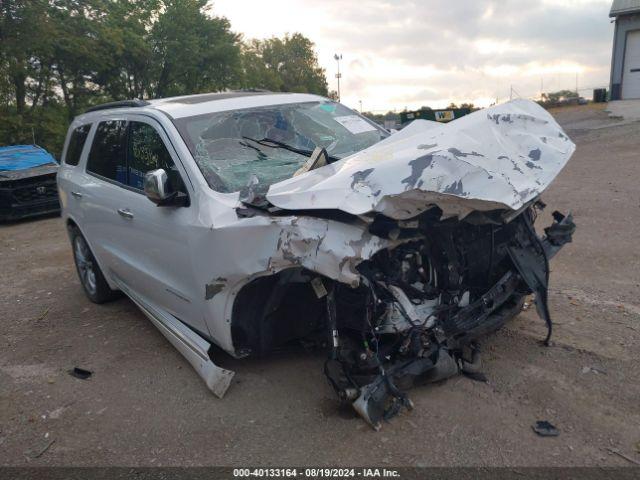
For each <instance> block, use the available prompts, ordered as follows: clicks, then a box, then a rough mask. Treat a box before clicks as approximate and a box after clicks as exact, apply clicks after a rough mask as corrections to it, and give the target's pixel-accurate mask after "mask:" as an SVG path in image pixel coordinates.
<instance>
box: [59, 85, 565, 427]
mask: <svg viewBox="0 0 640 480" xmlns="http://www.w3.org/2000/svg"><path fill="white" fill-rule="evenodd" d="M573 149H574V146H573V143H571V141H570V140H569V139H568V138H567V137H566V135H564V133H563V132H562V130H561V129H560V127H559V126H558V125H557V124H556V123H555V121H554V120H553V119H552V118H551V117H550V116H549V115H548V114H547V113H546V112H545V111H544V110H542V109H541V108H539V107H538V106H537V105H535V104H532V103H530V102H511V103H509V104H505V105H500V106H497V107H493V108H492V109H489V110H486V111H481V112H476V113H474V114H471V115H468V116H467V117H464V118H461V119H458V120H456V121H454V122H451V123H450V124H447V125H443V124H437V123H435V122H426V121H421V120H418V121H415V122H413V123H412V124H410V125H409V126H407V127H406V128H404V129H403V130H401V131H400V132H397V133H394V134H393V135H390V134H389V132H387V131H386V130H384V129H383V128H381V127H379V126H378V125H376V124H375V123H373V122H371V121H370V120H368V119H366V118H364V117H362V116H361V115H359V114H357V113H356V112H354V111H352V110H350V109H348V108H347V107H345V106H343V105H341V104H339V103H335V102H333V101H331V100H329V99H326V98H323V97H318V96H315V95H307V94H274V93H268V92H225V93H218V94H204V95H193V96H187V97H177V98H170V99H162V100H152V101H148V102H147V101H136V100H134V101H125V102H116V103H114V104H107V105H102V106H99V107H95V108H93V109H91V110H90V111H89V112H88V113H86V114H84V115H81V116H79V117H78V118H76V119H75V120H74V121H73V123H72V124H71V126H70V128H69V133H68V135H67V139H66V142H65V148H64V152H63V161H62V165H61V168H60V171H59V173H58V185H59V193H60V199H61V204H62V208H63V219H64V221H65V222H66V225H67V227H68V229H69V233H70V237H71V242H72V246H73V252H74V258H75V262H76V266H77V270H78V275H79V277H80V280H81V283H82V286H83V288H84V290H85V292H86V294H87V296H88V297H89V299H90V300H92V301H93V302H96V303H102V302H105V301H108V300H111V299H113V298H114V297H115V296H116V292H118V291H122V292H124V293H125V294H126V295H127V296H129V297H130V298H131V299H132V300H133V301H134V302H135V303H136V304H137V305H138V306H139V307H140V308H141V309H142V310H143V311H144V313H145V314H146V315H147V316H148V317H149V318H150V319H151V320H152V321H153V322H154V324H155V325H156V326H157V327H158V328H159V329H160V330H161V331H162V333H163V334H165V336H166V337H167V338H168V339H169V340H170V341H171V342H172V343H173V344H174V345H175V346H176V347H177V348H178V349H179V350H180V351H181V352H182V353H183V354H184V355H185V357H186V358H187V359H188V360H189V361H190V363H191V364H192V365H193V366H194V368H195V369H196V370H197V371H198V372H199V373H200V375H201V376H202V377H203V378H204V380H205V381H206V382H207V385H208V386H209V387H210V388H211V389H212V390H213V391H214V393H216V394H217V395H218V396H220V397H221V396H222V395H223V394H224V393H225V391H226V390H227V388H228V386H229V383H230V381H231V378H232V376H233V372H230V371H228V370H225V369H222V368H220V367H218V366H216V365H215V364H214V363H213V361H212V359H211V349H210V346H211V343H215V344H216V345H218V346H219V347H221V348H222V349H224V350H226V351H227V352H228V353H230V354H231V355H234V356H236V357H241V356H245V355H248V354H263V353H266V352H268V351H270V350H271V349H273V348H274V347H277V346H280V345H283V344H285V343H287V342H290V341H295V340H299V339H303V338H304V339H307V340H317V341H318V342H319V343H321V344H325V345H328V346H329V349H330V358H329V360H328V361H327V366H326V369H325V371H326V374H327V376H328V377H329V379H330V381H331V383H332V385H333V386H334V387H335V389H336V391H337V392H338V394H339V395H340V396H341V397H342V398H343V399H347V400H349V401H351V402H353V405H354V407H355V408H356V409H357V410H358V412H359V413H360V414H362V416H363V417H364V418H365V419H366V420H367V421H368V422H369V423H371V424H372V425H374V426H377V425H378V424H379V420H380V418H382V417H383V416H384V415H387V416H389V412H392V413H393V411H397V408H398V406H401V405H408V404H409V403H408V400H407V398H406V395H405V394H404V393H403V391H402V389H401V388H400V386H401V385H402V386H405V385H406V384H407V383H409V384H410V383H412V382H413V380H417V379H419V378H421V379H425V378H426V379H430V380H434V379H439V378H443V377H445V376H448V375H451V374H453V373H455V372H457V371H458V370H459V369H460V368H464V365H466V366H467V368H472V366H471V365H472V364H473V362H474V358H475V357H474V354H473V352H472V354H470V353H469V351H474V350H473V349H474V345H475V343H474V342H475V341H476V340H477V338H478V337H479V336H480V335H481V334H484V333H486V332H488V331H491V330H495V329H496V328H499V327H500V326H501V325H502V324H503V323H504V322H505V321H506V320H507V319H508V318H511V317H512V316H513V315H515V314H516V313H517V311H518V309H519V306H520V305H521V303H522V301H523V297H524V295H526V294H527V293H531V292H535V293H536V294H537V298H538V303H539V307H540V312H541V315H542V316H543V318H544V319H545V320H546V321H547V324H548V326H549V331H550V326H551V319H550V317H549V313H548V309H547V307H546V288H547V281H548V273H549V271H548V259H549V258H550V257H551V256H552V255H553V254H555V253H556V251H557V250H559V248H560V246H561V245H562V244H564V243H566V242H567V241H570V239H571V233H572V231H573V224H572V222H571V217H570V216H568V217H563V216H562V215H560V214H557V215H556V222H555V223H554V224H553V225H552V226H551V227H550V228H549V229H547V234H546V236H544V237H543V238H540V237H538V236H537V235H536V234H535V231H534V230H533V227H532V223H533V221H534V220H535V211H536V209H538V208H539V207H540V206H541V205H542V204H541V202H540V201H539V200H538V197H539V195H540V193H541V192H542V190H544V188H546V186H547V185H548V184H549V183H550V182H551V181H552V180H553V178H554V177H555V176H556V175H557V174H558V172H559V171H560V169H561V168H562V167H563V166H564V164H565V163H566V161H567V160H568V159H569V157H570V155H571V154H572V153H573ZM469 349H471V350H469ZM406 386H408V385H406ZM394 409H395V410H394Z"/></svg>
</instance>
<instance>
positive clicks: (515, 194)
mask: <svg viewBox="0 0 640 480" xmlns="http://www.w3.org/2000/svg"><path fill="white" fill-rule="evenodd" d="M574 150H575V145H574V144H573V142H572V141H571V140H570V139H569V138H568V137H567V136H566V135H565V133H564V132H563V130H562V128H561V127H560V125H558V123H557V122H556V121H555V120H554V119H553V117H552V116H551V115H550V114H549V113H548V112H547V111H546V110H544V109H543V108H542V107H540V106H539V105H537V104H536V103H534V102H531V101H529V100H514V101H512V102H508V103H505V104H502V105H497V106H495V107H492V108H488V109H484V110H479V111H477V112H474V113H472V114H470V115H467V116H465V117H462V118H460V119H458V120H456V121H454V122H450V123H447V124H438V123H436V122H429V121H426V120H416V121H414V122H412V123H411V124H410V125H408V126H407V127H406V128H404V129H403V130H401V131H400V132H398V133H396V134H394V135H391V136H390V137H388V138H387V139H385V140H383V141H381V142H379V143H377V144H375V145H373V146H372V147H369V148H368V149H365V150H362V151H361V152H358V153H356V154H354V155H351V156H350V157H348V158H345V159H343V160H341V161H338V162H335V163H332V164H330V165H327V166H325V167H322V168H318V169H316V170H313V171H311V172H308V173H306V174H304V175H299V176H296V177H294V178H290V179H288V180H285V181H282V182H279V183H277V184H274V185H272V186H271V187H270V189H269V191H268V192H267V200H269V202H271V203H272V204H273V205H275V206H277V207H280V208H283V209H289V210H301V209H306V210H308V209H338V210H342V211H344V212H347V213H351V214H354V215H361V214H365V213H369V212H380V213H383V214H385V215H387V216H388V217H391V218H395V219H408V218H411V217H413V216H416V215H418V214H419V213H421V212H422V211H424V210H426V209H427V208H429V207H430V206H433V205H437V206H438V207H440V208H441V209H442V210H443V214H444V216H445V217H447V216H458V217H459V218H462V217H464V216H465V215H467V214H468V213H470V212H471V211H473V210H479V211H488V210H494V209H504V208H508V209H513V210H518V209H519V208H521V207H522V206H523V205H525V204H526V203H527V202H529V201H531V200H532V199H534V198H536V197H537V196H538V195H540V193H541V192H542V191H543V190H544V189H545V188H547V186H549V184H550V183H551V182H552V181H553V179H554V178H555V177H556V176H557V175H558V173H559V172H560V170H562V168H563V167H564V166H565V164H566V163H567V161H568V160H569V158H570V157H571V155H572V154H573V152H574Z"/></svg>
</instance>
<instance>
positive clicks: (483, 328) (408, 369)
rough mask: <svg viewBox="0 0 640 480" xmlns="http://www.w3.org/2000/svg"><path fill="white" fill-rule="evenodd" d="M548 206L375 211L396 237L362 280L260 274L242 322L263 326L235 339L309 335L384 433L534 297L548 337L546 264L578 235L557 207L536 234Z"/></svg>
mask: <svg viewBox="0 0 640 480" xmlns="http://www.w3.org/2000/svg"><path fill="white" fill-rule="evenodd" d="M541 208H544V204H543V203H542V202H540V201H537V202H535V203H533V204H531V205H528V206H527V207H526V208H524V209H522V210H521V211H520V212H507V211H494V212H482V213H480V212H477V214H471V215H469V216H467V217H466V218H465V219H463V220H458V219H457V218H449V219H445V220H441V219H440V218H441V211H440V210H439V209H438V208H437V207H435V208H433V209H430V210H428V211H426V212H424V213H423V214H422V215H420V216H419V217H417V218H414V219H412V220H408V221H403V220H393V219H390V218H387V217H384V216H382V215H378V216H376V218H375V219H374V221H373V222H372V223H371V224H370V226H369V231H370V232H371V233H372V234H375V235H376V236H380V237H382V238H388V239H393V240H396V241H399V242H400V244H399V245H398V246H397V247H395V248H392V249H384V250H381V251H379V252H377V253H376V254H375V255H373V256H372V257H371V258H370V259H369V260H365V261H363V262H361V263H360V264H359V265H358V266H357V267H356V268H357V270H358V273H359V275H360V279H361V281H360V284H359V285H358V286H357V287H355V288H354V287H352V286H349V285H347V284H344V283H340V282H335V281H332V280H331V279H328V278H325V277H321V276H317V275H314V274H313V273H312V272H305V271H304V270H293V271H289V273H285V272H286V271H285V272H281V273H280V277H279V279H278V280H276V281H275V283H274V280H273V277H268V278H265V279H262V280H263V281H264V282H270V284H269V286H267V284H266V283H265V284H264V285H262V286H261V288H259V289H256V290H253V291H251V292H249V293H247V294H248V295H251V297H252V299H253V300H254V302H253V305H255V304H256V303H255V301H258V302H261V303H260V305H261V307H260V308H259V309H258V310H257V311H255V312H254V314H255V317H254V316H253V315H246V312H243V311H237V312H236V317H237V318H245V319H248V318H251V317H253V318H256V317H262V318H263V319H264V321H262V322H260V325H261V327H260V328H259V329H257V330H256V329H255V328H251V326H250V325H255V323H254V322H250V323H248V324H246V325H242V324H236V325H235V328H236V330H235V332H234V333H235V341H236V342H237V343H240V344H243V345H244V347H245V348H246V349H247V351H250V352H254V353H256V352H258V353H266V352H268V351H269V350H270V349H272V348H274V347H275V346H277V345H278V344H280V343H281V342H285V341H287V340H294V339H301V338H305V339H306V340H310V339H315V340H316V341H318V343H320V344H322V345H326V346H328V348H329V357H328V359H327V361H326V363H325V367H324V371H325V375H326V376H327V378H328V380H329V382H330V384H331V385H332V387H333V388H334V390H335V391H336V393H337V395H338V397H339V398H340V400H341V401H343V402H346V403H351V404H352V405H353V407H354V408H355V410H356V411H357V412H358V414H360V415H361V416H362V418H363V419H364V420H365V421H366V422H367V423H369V424H370V425H371V426H372V427H374V428H375V429H379V428H380V426H381V422H382V421H383V420H388V419H390V418H392V417H393V416H394V415H395V414H397V413H398V412H399V411H400V410H401V409H402V408H407V409H411V408H412V402H411V400H410V399H409V397H408V395H407V393H406V392H407V390H408V389H409V388H411V387H413V386H416V385H421V384H425V383H431V382H436V381H439V380H443V379H445V378H448V377H451V376H453V375H456V374H458V373H460V372H463V373H465V372H466V373H475V372H477V371H478V369H479V368H480V365H479V358H480V356H479V353H480V352H479V347H478V345H477V340H478V339H479V338H480V337H482V336H483V335H485V334H487V333H490V332H493V331H495V330H497V329H499V328H500V327H501V326H502V325H504V323H505V322H506V321H508V320H509V319H511V318H513V317H514V316H515V315H516V314H517V313H518V312H519V311H520V310H521V309H522V305H523V303H524V298H525V296H526V295H528V294H531V293H534V294H535V298H536V306H537V309H538V312H539V314H540V316H541V318H542V319H543V320H544V321H545V322H546V324H547V329H548V334H547V337H546V339H545V343H547V344H548V342H549V339H550V337H551V329H552V323H551V318H550V314H549V310H548V306H547V285H548V275H549V266H548V265H549V263H548V261H549V259H550V258H551V257H552V256H553V255H554V254H555V253H556V252H557V251H558V250H559V249H560V247H561V246H562V245H563V244H565V243H567V242H570V241H571V235H572V233H573V231H574V230H575V225H574V224H573V221H572V218H571V215H568V216H566V217H565V216H563V215H561V214H560V213H558V212H555V213H554V219H555V221H554V223H553V225H551V226H550V227H548V228H547V229H546V230H545V234H544V235H543V236H542V237H539V236H538V235H537V234H536V231H535V229H534V227H533V223H534V222H535V220H536V216H537V212H538V211H539V210H540V209H541ZM509 213H510V214H509ZM270 279H271V280H270ZM267 291H268V292H269V293H268V294H266V292H267ZM260 292H265V294H264V295H263V298H262V300H260V294H261V293H260ZM245 293H246V292H245ZM238 304H239V305H247V302H244V301H240V302H238ZM244 308H248V307H246V306H245V307H244ZM302 312H304V313H303V316H304V320H305V321H304V322H301V321H300V320H301V314H302Z"/></svg>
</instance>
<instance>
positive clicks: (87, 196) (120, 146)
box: [70, 117, 128, 277]
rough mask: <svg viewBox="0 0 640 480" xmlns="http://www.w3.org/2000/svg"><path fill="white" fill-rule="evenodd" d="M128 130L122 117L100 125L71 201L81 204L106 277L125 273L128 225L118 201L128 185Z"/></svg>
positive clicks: (85, 227) (84, 225) (84, 227)
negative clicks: (124, 244)
mask: <svg viewBox="0 0 640 480" xmlns="http://www.w3.org/2000/svg"><path fill="white" fill-rule="evenodd" d="M127 128H128V122H127V120H126V119H124V118H122V117H116V118H105V119H103V120H101V121H99V122H97V125H96V127H95V131H94V134H93V138H92V143H91V147H90V150H89V153H88V155H87V160H86V164H85V169H84V170H85V171H84V173H83V174H82V176H81V177H80V176H79V177H78V182H77V183H78V187H77V188H75V189H74V192H75V193H72V195H73V196H74V197H75V198H74V199H70V201H72V202H74V203H76V204H77V205H78V208H77V210H79V216H80V218H81V223H80V227H81V230H82V233H83V234H84V235H85V237H86V239H87V241H88V242H89V245H90V246H91V248H92V250H93V253H94V255H95V256H96V257H97V259H98V262H99V263H100V265H101V267H102V268H103V273H105V275H106V276H107V277H112V276H114V275H116V276H122V275H124V273H125V270H124V264H123V257H124V254H123V252H122V249H121V246H120V238H121V237H122V236H123V235H126V234H127V229H126V228H125V227H127V224H126V223H125V222H124V221H123V219H122V217H121V216H120V215H119V214H118V208H119V203H118V198H119V197H120V195H121V194H122V192H124V191H125V185H126V183H127V179H126V173H127V158H126V153H127V150H126V140H127Z"/></svg>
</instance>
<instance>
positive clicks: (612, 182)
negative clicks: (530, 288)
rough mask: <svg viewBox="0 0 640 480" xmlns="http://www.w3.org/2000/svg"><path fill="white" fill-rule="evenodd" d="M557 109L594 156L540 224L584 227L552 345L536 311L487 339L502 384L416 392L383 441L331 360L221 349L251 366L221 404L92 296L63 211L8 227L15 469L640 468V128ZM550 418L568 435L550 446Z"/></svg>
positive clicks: (240, 369) (125, 307)
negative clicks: (544, 430)
mask: <svg viewBox="0 0 640 480" xmlns="http://www.w3.org/2000/svg"><path fill="white" fill-rule="evenodd" d="M556 115H557V117H558V119H559V120H560V122H561V123H562V124H563V125H564V126H565V128H566V130H567V132H568V133H569V135H570V136H571V137H572V138H573V139H574V141H575V142H576V143H577V144H578V150H577V152H576V154H575V156H574V157H573V160H572V161H571V162H570V163H569V165H568V166H567V168H566V169H565V170H564V171H563V173H562V174H561V175H560V177H559V178H558V179H557V180H556V181H555V183H554V184H553V185H552V186H551V188H550V189H549V191H548V192H547V193H546V194H545V196H544V200H545V201H546V202H547V204H548V205H549V207H548V212H547V213H546V214H545V216H544V217H543V218H542V222H540V223H541V224H543V223H544V224H546V223H548V222H549V217H550V213H551V211H552V210H553V209H559V210H563V211H566V210H569V209H571V210H573V212H574V215H575V221H576V223H577V224H578V228H579V230H578V232H577V234H576V235H575V237H574V243H573V244H571V245H568V246H567V247H565V249H564V250H563V251H562V252H561V253H560V254H559V256H558V258H556V259H555V261H554V262H553V274H552V289H551V293H550V303H551V308H552V313H553V315H554V318H555V320H556V330H555V336H554V344H553V346H552V347H549V348H544V347H542V346H540V344H539V340H540V339H541V338H543V336H544V332H545V328H544V324H543V322H542V321H541V320H539V319H538V318H537V317H536V315H535V313H534V312H533V311H532V310H528V311H526V312H523V313H522V314H521V315H520V316H519V317H518V318H516V319H515V320H514V321H513V322H512V323H511V324H509V325H508V326H507V327H506V328H504V329H503V330H502V331H500V332H498V333H497V334H495V335H492V336H491V337H490V338H488V339H487V340H486V341H485V342H484V350H485V355H484V360H485V373H486V375H487V376H488V378H489V383H486V384H485V383H479V382H474V381H472V380H470V379H467V378H464V377H458V378H454V379H451V380H448V381H445V382H443V383H442V384H439V385H435V386H431V387H425V388H421V389H418V390H414V391H412V392H411V397H412V399H413V401H414V403H415V405H416V409H415V410H414V411H413V412H411V413H403V414H401V415H400V416H399V417H397V418H395V419H393V420H392V421H391V422H390V423H388V424H385V425H384V426H383V428H382V430H381V431H380V432H377V433H376V432H374V431H372V430H371V429H370V428H369V427H367V426H366V425H365V424H364V422H362V421H361V420H360V419H359V418H357V417H356V416H355V415H354V414H353V413H352V412H351V411H350V410H346V411H345V410H341V409H339V408H338V407H337V402H336V400H335V398H334V395H333V392H332V390H331V388H330V387H329V385H328V384H327V382H326V380H325V378H324V376H323V374H322V362H323V359H324V357H323V355H321V354H309V353H305V352H289V353H286V354H285V353H282V354H278V355H275V356H273V357H271V358H269V359H268V360H266V361H261V362H260V361H256V360H242V361H236V360H233V359H231V358H229V357H226V356H221V357H220V358H219V359H217V361H218V363H220V364H221V365H223V366H225V367H227V368H231V369H233V370H235V371H236V372H237V374H236V380H235V381H234V383H233V384H232V386H231V388H230V389H229V391H228V393H227V396H226V397H225V399H224V400H219V399H217V398H215V397H214V396H213V395H212V394H211V393H210V392H209V391H208V390H207V389H206V388H205V385H204V384H203V382H202V381H201V380H200V378H199V377H198V376H197V375H196V374H195V373H194V372H193V371H192V369H191V368H190V366H189V365H188V364H187V362H186V361H185V360H184V359H183V358H182V357H181V356H180V355H179V354H178V353H177V352H176V351H175V350H174V349H173V348H172V347H171V345H170V344H169V343H168V342H167V341H166V340H165V339H164V337H162V335H161V334H160V333H159V332H158V331H156V330H155V328H154V327H153V326H152V325H151V323H150V322H149V321H148V320H147V319H146V318H145V317H144V316H143V315H142V314H141V313H140V312H139V311H138V310H137V309H136V307H134V305H133V304H132V303H131V302H130V301H128V300H126V299H122V300H119V301H117V302H115V303H111V304H108V305H103V306H97V305H93V304H92V303H90V302H89V301H88V300H87V299H86V298H85V296H84V294H83V292H82V290H81V287H80V284H79V282H78V280H77V278H76V273H75V270H74V267H73V262H72V257H71V250H70V248H69V244H68V239H67V237H66V233H65V231H64V228H63V225H62V223H61V221H60V219H59V218H49V219H43V220H37V221H29V222H21V223H17V224H12V225H5V226H2V227H0V272H1V278H0V288H1V290H0V291H1V292H2V293H1V294H0V306H1V308H2V312H3V315H2V320H1V321H0V322H1V325H2V327H1V328H0V344H1V348H0V464H5V465H6V464H11V465H25V464H29V465H136V466H141V465H149V466H151V465H247V464H253V465H291V464H297V465H302V464H315V465H372V464H376V465H393V466H400V465H418V466H422V465H429V466H432V465H434V466H445V465H476V466H501V465H509V466H513V465H610V466H614V465H630V463H629V462H628V461H627V460H624V459H623V458H621V457H620V456H617V455H613V454H611V453H610V452H609V451H607V449H608V448H612V449H617V450H619V451H621V452H623V453H624V454H626V455H627V456H629V457H630V458H632V459H635V460H636V461H640V451H639V450H640V348H639V347H640V300H638V298H639V297H638V287H640V250H639V249H638V238H640V221H639V220H640V188H638V181H639V179H640V155H639V153H638V152H639V148H638V147H639V144H640V140H639V139H640V123H635V124H626V125H620V124H619V122H617V121H615V120H609V119H608V118H607V117H606V114H605V113H604V112H603V111H602V110H600V109H597V108H591V107H576V108H571V109H563V110H562V111H559V112H556ZM74 366H82V367H84V368H88V369H90V370H92V371H94V372H95V373H94V375H93V377H92V378H91V379H89V380H86V381H82V380H78V379H75V378H72V377H71V376H69V375H68V374H67V370H69V369H70V368H72V367H74ZM536 420H549V421H550V422H552V423H553V424H554V425H556V426H557V427H558V428H559V429H560V431H561V433H560V436H559V437H556V438H541V437H538V436H536V434H535V433H534V432H533V431H532V429H531V425H532V424H533V423H534V422H535V421H536ZM52 441H53V443H51V442H52ZM47 446H48V448H46V447H47ZM45 449H46V450H45Z"/></svg>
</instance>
